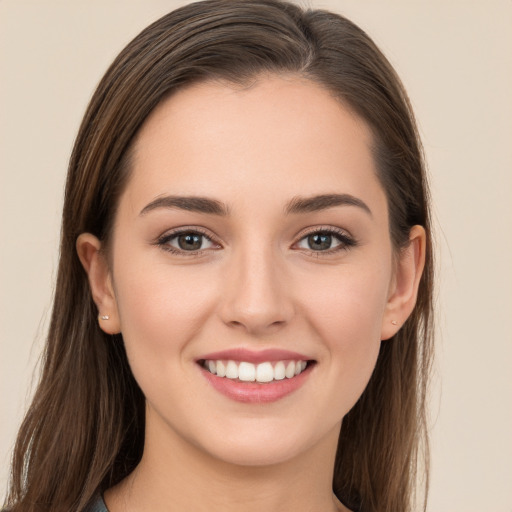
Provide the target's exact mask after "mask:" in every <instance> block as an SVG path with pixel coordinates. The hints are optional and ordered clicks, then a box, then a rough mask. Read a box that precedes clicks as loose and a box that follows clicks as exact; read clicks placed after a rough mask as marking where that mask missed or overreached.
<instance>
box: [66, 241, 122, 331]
mask: <svg viewBox="0 0 512 512" xmlns="http://www.w3.org/2000/svg"><path fill="white" fill-rule="evenodd" d="M76 250H77V252H78V257H79V258H80V261H81V263H82V265H83V267H84V269H85V271H86V272H87V276H88V278H89V286H90V288H91V294H92V298H93V300H94V303H95V304H96V306H97V308H98V322H99V325H100V328H101V329H102V330H103V331H104V332H106V333H107V334H117V333H119V332H120V331H121V326H120V322H119V314H118V309H117V301H116V297H115V293H114V287H113V286H112V276H111V272H110V269H109V266H108V262H107V259H106V257H105V254H104V253H103V252H102V251H101V242H100V241H99V240H98V238H96V237H95V236H94V235H91V234H90V233H82V234H81V235H80V236H79V237H78V239H77V241H76Z"/></svg>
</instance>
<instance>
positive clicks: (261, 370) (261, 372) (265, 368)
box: [240, 363, 274, 382]
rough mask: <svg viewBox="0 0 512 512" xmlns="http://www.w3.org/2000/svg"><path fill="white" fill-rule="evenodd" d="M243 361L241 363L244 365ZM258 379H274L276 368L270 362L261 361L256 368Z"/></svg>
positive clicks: (263, 380) (266, 380) (265, 380)
mask: <svg viewBox="0 0 512 512" xmlns="http://www.w3.org/2000/svg"><path fill="white" fill-rule="evenodd" d="M242 364H243V363H240V366H242ZM256 380H257V381H258V382H270V381H272V380H274V368H272V365H271V364H270V363H261V364H259V365H258V368H257V370H256Z"/></svg>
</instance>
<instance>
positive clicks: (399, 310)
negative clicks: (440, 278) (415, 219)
mask: <svg viewBox="0 0 512 512" xmlns="http://www.w3.org/2000/svg"><path fill="white" fill-rule="evenodd" d="M425 251H426V233H425V229H424V228H423V226H413V227H412V228H411V231H410V234H409V244H408V245H407V247H405V248H404V249H403V250H402V251H400V254H399V256H398V261H397V264H396V271H395V276H394V280H393V288H392V290H391V293H390V296H389V298H388V302H387V304H386V311H385V313H384V317H383V322H382V329H381V339H382V340H387V339H389V338H391V337H392V336H394V335H395V334H396V333H397V332H398V331H399V329H400V328H401V326H402V325H403V324H404V323H405V321H406V320H407V318H408V317H409V315H410V314H411V313H412V311H413V309H414V306H415V304H416V298H417V296H418V288H419V284H420V279H421V275H422V273H423V267H424V266H425Z"/></svg>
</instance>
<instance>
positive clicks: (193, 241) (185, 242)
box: [176, 233, 204, 251]
mask: <svg viewBox="0 0 512 512" xmlns="http://www.w3.org/2000/svg"><path fill="white" fill-rule="evenodd" d="M203 238H204V237H203V235H199V234H197V233H186V234H183V235H178V236H177V237H176V240H177V242H178V246H179V248H180V249H183V250H184V251H199V250H200V249H201V245H202V243H203Z"/></svg>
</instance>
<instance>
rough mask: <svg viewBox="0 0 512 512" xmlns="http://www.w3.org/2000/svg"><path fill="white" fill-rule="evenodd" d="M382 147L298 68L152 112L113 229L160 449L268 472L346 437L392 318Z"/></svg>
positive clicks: (182, 96)
mask: <svg viewBox="0 0 512 512" xmlns="http://www.w3.org/2000/svg"><path fill="white" fill-rule="evenodd" d="M370 145H371V136H370V132H369V129H368V128H367V127H366V126H365V124H364V123H363V122H362V121H361V120H360V119H359V118H357V117H356V116H355V115H354V114H352V113H351V112H350V111H349V110H347V109H346V108H344V107H343V106H342V105H341V104H340V103H339V102H338V101H336V100H335V99H333V97H331V96H330V95H329V93H327V92H326V91H325V90H323V89H322V88H321V87H320V86H318V85H316V84H313V83H312V82H309V81H305V80H299V79H297V78H291V77H290V78H284V77H267V78H262V79H260V80H259V81H258V82H256V83H255V85H253V86H252V87H248V88H236V87H232V86H229V85H226V84H221V83H203V84H199V85H195V86H192V87H189V88H187V89H185V90H182V91H180V92H178V93H177V94H175V95H174V96H172V97H171V98H170V99H168V100H166V101H165V102H164V103H163V104H161V105H160V106H159V107H158V108H157V109H156V110H155V111H154V112H153V113H152V115H151V116H150V117H149V119H148V120H147V122H146V123H145V125H144V126H143V128H142V130H141V132H140V134H139V136H138V138H137V140H136V144H135V148H134V149H135V151H134V155H133V173H132V175H131V177H130V180H129V183H128V185H127V188H126V190H125V191H124V193H123V195H122V197H121V200H120V204H119V209H118V212H117V217H116V222H115V226H114V234H113V244H112V254H111V261H112V262H113V263H112V268H111V271H112V275H111V278H112V285H113V291H114V294H115V301H116V307H117V311H114V312H110V313H111V314H112V315H113V317H114V319H115V318H118V320H119V326H120V329H121V332H122V335H123V338H124V341H125V344H126V350H127V354H128V358H129V361H130V365H131V368H132V370H133V374H134V376H135V378H136V380H137V382H138V383H139V385H140V387H141V389H142V391H143V392H144V394H145V396H146V399H147V432H146V434H147V442H148V443H149V444H152V445H153V446H159V447H160V448H159V449H161V450H165V448H164V447H165V446H166V443H167V441H169V442H170V440H173V441H172V443H174V444H176V443H177V444H181V445H182V446H189V447H193V449H194V450H195V449H198V450H200V452H202V453H203V454H208V455H209V456H213V457H214V458H216V459H221V460H223V461H227V462H233V463H238V464H248V465H255V464H269V463H276V462H281V461H285V460H290V459H292V458H294V457H296V456H298V455H299V454H301V453H303V452H305V451H307V450H310V449H312V448H314V447H315V446H318V445H319V444H321V441H323V440H326V439H328V440H329V443H330V444H331V445H332V444H333V443H335V442H336V439H337V435H338V432H339V428H340V425H341V421H342V418H343V416H344V415H345V414H346V413H347V412H348V411H349V410H350V408H351V407H352V406H353V405H354V404H355V402H356V401H357V399H358V398H359V397H360V395H361V393H362V392H363V390H364V388H365V386H366V384H367V382H368V379H369V378H370V375H371V373H372V370H373V368H374V365H375V362H376V358H377V355H378V352H379V346H380V342H381V339H383V338H385V337H389V336H390V333H389V324H390V322H391V320H392V319H391V317H390V313H389V306H388V301H389V298H390V297H391V296H392V294H393V292H394V287H395V285H394V283H395V279H394V272H393V263H392V262H393V258H392V247H391V243H390V238H389V228H388V214H387V204H386V197H385V194H384V192H383V190H382V188H381V186H380V184H379V181H378V179H377V177H376V169H375V165H374V161H373V159H372V155H371V151H370ZM103 313H108V312H105V311H103ZM397 328H398V327H397ZM304 366H305V368H304ZM212 372H213V373H212ZM226 372H227V376H226ZM237 372H238V373H237ZM297 372H300V373H299V374H298V375H295V373H297ZM237 375H238V376H239V378H236V376H237ZM292 375H294V376H292ZM240 378H241V379H242V380H240ZM254 379H256V380H254ZM166 440H167V441H166ZM172 443H171V444H172Z"/></svg>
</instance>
